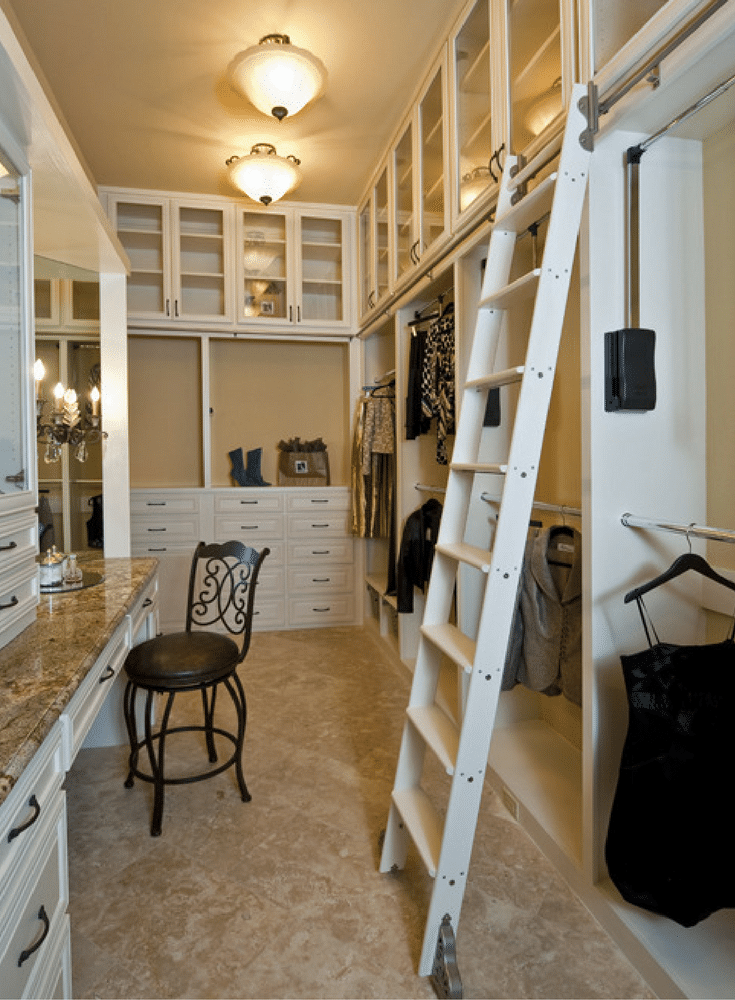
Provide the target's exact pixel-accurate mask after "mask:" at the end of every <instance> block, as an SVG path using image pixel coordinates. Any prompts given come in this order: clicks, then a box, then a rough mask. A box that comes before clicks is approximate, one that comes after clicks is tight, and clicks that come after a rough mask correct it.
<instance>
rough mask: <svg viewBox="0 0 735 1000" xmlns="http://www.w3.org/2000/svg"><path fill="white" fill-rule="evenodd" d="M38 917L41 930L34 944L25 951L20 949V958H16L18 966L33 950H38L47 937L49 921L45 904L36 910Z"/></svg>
mask: <svg viewBox="0 0 735 1000" xmlns="http://www.w3.org/2000/svg"><path fill="white" fill-rule="evenodd" d="M38 919H39V920H40V921H41V922H42V923H43V932H42V934H41V936H40V938H39V939H38V941H36V943H35V944H32V945H31V946H30V948H26V949H25V951H22V952H21V953H20V958H19V959H18V968H20V967H21V965H22V964H23V963H24V962H25V961H26V960H27V959H29V958H30V957H31V955H32V954H33V953H34V952H36V951H38V949H39V948H40V947H41V945H42V944H43V942H44V941H45V940H46V938H47V937H48V932H49V929H50V927H51V921H50V920H49V918H48V914H47V913H46V907H45V906H42V907H41V909H40V910H39V911H38Z"/></svg>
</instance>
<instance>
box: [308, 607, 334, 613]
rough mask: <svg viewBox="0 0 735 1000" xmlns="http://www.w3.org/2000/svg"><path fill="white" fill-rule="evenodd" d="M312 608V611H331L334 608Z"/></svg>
mask: <svg viewBox="0 0 735 1000" xmlns="http://www.w3.org/2000/svg"><path fill="white" fill-rule="evenodd" d="M311 610H312V611H320V612H324V611H331V610H332V609H331V608H312V609H311Z"/></svg>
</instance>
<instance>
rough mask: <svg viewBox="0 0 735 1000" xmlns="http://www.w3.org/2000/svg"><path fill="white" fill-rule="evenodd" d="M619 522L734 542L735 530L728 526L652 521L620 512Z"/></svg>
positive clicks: (715, 540) (629, 525)
mask: <svg viewBox="0 0 735 1000" xmlns="http://www.w3.org/2000/svg"><path fill="white" fill-rule="evenodd" d="M620 523H621V524H624V525H625V526H626V528H649V529H652V530H653V531H670V532H673V533H674V534H675V535H686V536H687V538H709V539H710V540H711V541H713V542H730V543H733V542H735V531H733V530H732V529H730V528H710V527H709V526H708V525H706V524H694V523H692V524H672V523H671V522H669V521H654V520H651V518H648V517H638V516H637V515H636V514H622V515H621V517H620Z"/></svg>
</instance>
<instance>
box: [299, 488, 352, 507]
mask: <svg viewBox="0 0 735 1000" xmlns="http://www.w3.org/2000/svg"><path fill="white" fill-rule="evenodd" d="M288 509H289V510H294V511H300V510H309V511H313V510H349V509H350V494H349V493H346V492H343V493H311V492H309V493H303V494H302V493H290V494H289V496H288Z"/></svg>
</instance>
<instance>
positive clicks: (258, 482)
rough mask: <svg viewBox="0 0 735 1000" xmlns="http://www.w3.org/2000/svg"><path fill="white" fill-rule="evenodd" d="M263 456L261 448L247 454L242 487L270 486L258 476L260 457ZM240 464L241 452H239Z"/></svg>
mask: <svg viewBox="0 0 735 1000" xmlns="http://www.w3.org/2000/svg"><path fill="white" fill-rule="evenodd" d="M262 454H263V449H262V448H253V450H252V451H249V452H248V466H247V468H246V469H245V482H244V483H243V484H242V485H243V486H270V483H267V482H266V481H265V479H263V477H262V476H261V474H260V457H261V455H262ZM240 461H241V462H242V452H240Z"/></svg>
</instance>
